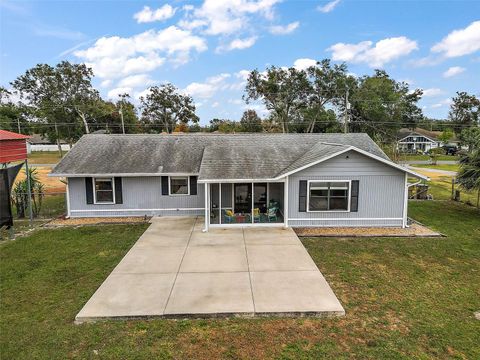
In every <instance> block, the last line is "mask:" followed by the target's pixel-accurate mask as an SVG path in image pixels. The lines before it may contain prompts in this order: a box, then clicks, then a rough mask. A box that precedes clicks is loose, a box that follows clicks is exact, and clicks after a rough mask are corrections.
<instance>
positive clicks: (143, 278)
mask: <svg viewBox="0 0 480 360" xmlns="http://www.w3.org/2000/svg"><path fill="white" fill-rule="evenodd" d="M202 228H203V220H202V219H201V218H198V219H197V218H193V217H162V218H153V219H152V224H151V225H150V227H149V228H148V229H147V231H145V233H144V234H143V235H142V236H141V237H140V238H139V239H138V241H137V242H136V243H135V245H134V246H133V247H132V248H131V249H130V251H129V252H128V253H127V254H126V255H125V257H124V258H123V259H122V260H121V261H120V263H119V264H118V265H117V267H116V268H115V269H114V270H113V271H112V273H111V274H110V275H109V276H108V277H107V279H106V280H105V281H104V282H103V284H102V285H101V286H100V287H99V288H98V290H97V291H96V292H95V293H94V294H93V296H92V297H91V298H90V300H89V301H88V302H87V303H86V304H85V306H84V307H83V308H82V309H81V311H80V312H79V313H78V314H77V316H76V318H75V321H76V323H81V322H86V321H95V320H100V319H127V318H151V317H171V318H182V317H208V316H254V315H264V316H268V315H272V316H273V315H282V316H291V315H296V316H302V315H312V316H341V315H344V314H345V311H344V309H343V307H342V305H341V304H340V302H339V301H338V299H337V298H336V296H335V294H334V293H333V291H332V290H331V288H330V286H329V285H328V283H327V281H326V280H325V278H324V277H323V275H322V274H321V273H320V271H319V270H318V268H317V266H316V265H315V263H314V262H313V260H312V259H311V257H310V255H309V254H308V252H307V251H306V249H305V248H304V246H303V245H302V243H301V242H300V240H299V239H298V237H297V236H296V234H295V233H294V232H293V230H291V229H282V228H260V227H258V228H255V227H249V228H230V229H211V230H210V231H209V232H208V233H202Z"/></svg>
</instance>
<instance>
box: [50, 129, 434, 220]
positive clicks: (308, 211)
mask: <svg viewBox="0 0 480 360" xmlns="http://www.w3.org/2000/svg"><path fill="white" fill-rule="evenodd" d="M50 176H58V177H65V178H66V180H67V184H68V185H67V204H68V206H67V208H68V216H70V217H99V216H104V217H112V216H143V215H149V216H151V215H159V216H162V215H204V216H205V230H208V228H209V227H218V226H222V227H223V226H251V225H256V226H285V227H288V226H291V227H295V226H302V227H305V226H329V227H332V226H336V227H340V226H363V227H367V226H382V227H383V226H393V227H405V226H406V224H407V196H408V186H409V183H408V181H407V179H408V177H409V176H412V177H415V178H417V179H427V178H426V177H425V176H422V175H419V174H417V173H415V172H413V171H411V170H409V169H407V168H405V167H402V166H400V165H398V164H395V163H393V162H392V161H391V160H390V159H389V158H388V157H387V156H386V155H385V153H384V152H383V151H382V150H381V149H380V148H379V147H378V146H377V145H376V144H375V142H374V141H373V140H372V139H371V138H370V137H369V136H368V135H366V134H205V133H196V134H170V135H169V134H157V135H152V134H142V135H94V134H91V135H85V136H83V137H82V138H81V139H80V140H79V141H78V142H77V143H76V145H74V147H73V148H72V150H71V151H70V152H69V153H68V154H67V155H66V156H65V157H64V158H63V159H62V160H61V162H60V163H59V164H57V166H56V167H55V168H54V169H53V170H52V173H51V174H50Z"/></svg>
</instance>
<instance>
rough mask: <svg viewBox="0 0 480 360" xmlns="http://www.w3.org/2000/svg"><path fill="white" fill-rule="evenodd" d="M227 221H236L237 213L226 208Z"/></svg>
mask: <svg viewBox="0 0 480 360" xmlns="http://www.w3.org/2000/svg"><path fill="white" fill-rule="evenodd" d="M223 215H224V217H225V223H234V222H236V218H235V214H234V213H233V211H232V210H224V214H223Z"/></svg>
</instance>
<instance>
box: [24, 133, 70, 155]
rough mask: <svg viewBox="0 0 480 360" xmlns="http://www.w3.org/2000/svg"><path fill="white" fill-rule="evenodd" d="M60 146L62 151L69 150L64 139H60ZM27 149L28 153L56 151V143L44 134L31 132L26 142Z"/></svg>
mask: <svg viewBox="0 0 480 360" xmlns="http://www.w3.org/2000/svg"><path fill="white" fill-rule="evenodd" d="M60 146H61V147H62V150H63V151H68V150H70V145H69V144H68V143H67V142H66V141H65V140H60ZM27 150H28V153H29V154H30V153H31V152H32V151H33V152H35V151H58V144H57V143H54V142H51V141H50V140H49V139H48V138H47V137H46V136H44V135H41V134H33V135H32V136H31V138H30V139H28V142H27Z"/></svg>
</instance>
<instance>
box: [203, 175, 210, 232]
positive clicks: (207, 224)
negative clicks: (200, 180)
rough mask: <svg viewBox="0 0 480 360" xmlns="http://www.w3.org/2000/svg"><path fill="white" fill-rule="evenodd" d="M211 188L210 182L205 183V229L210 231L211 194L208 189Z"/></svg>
mask: <svg viewBox="0 0 480 360" xmlns="http://www.w3.org/2000/svg"><path fill="white" fill-rule="evenodd" d="M209 189H210V184H205V201H204V204H205V228H204V229H203V230H204V231H208V226H209V224H210V206H209V198H208V197H209V194H208V192H209V191H208V190H209Z"/></svg>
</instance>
